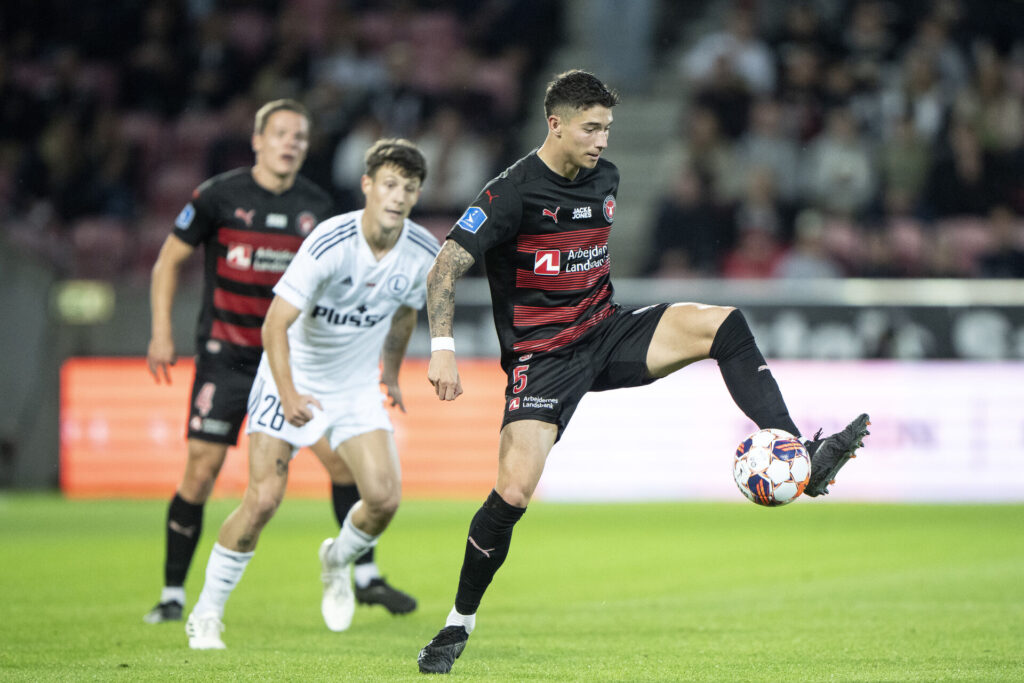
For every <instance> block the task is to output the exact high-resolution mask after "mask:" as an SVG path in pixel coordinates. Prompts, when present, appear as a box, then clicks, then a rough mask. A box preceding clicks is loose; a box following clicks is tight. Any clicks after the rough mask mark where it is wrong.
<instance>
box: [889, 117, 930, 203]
mask: <svg viewBox="0 0 1024 683" xmlns="http://www.w3.org/2000/svg"><path fill="white" fill-rule="evenodd" d="M879 164H880V166H879V170H880V172H881V176H882V184H883V194H884V195H892V194H893V193H899V194H900V195H901V196H902V197H904V198H905V201H906V202H907V204H908V205H909V206H916V205H917V204H918V203H919V202H920V197H921V192H922V190H923V189H924V186H925V183H926V181H927V180H928V171H929V168H930V165H931V146H930V145H929V144H928V143H927V142H926V141H925V140H924V138H922V137H921V136H920V135H919V134H918V132H917V129H916V128H914V126H913V123H912V122H911V121H910V119H909V118H907V117H904V118H902V119H901V120H899V121H897V122H895V124H894V125H893V127H892V136H891V137H890V138H889V139H888V140H886V141H885V143H884V144H883V145H882V149H881V154H880V155H879Z"/></svg>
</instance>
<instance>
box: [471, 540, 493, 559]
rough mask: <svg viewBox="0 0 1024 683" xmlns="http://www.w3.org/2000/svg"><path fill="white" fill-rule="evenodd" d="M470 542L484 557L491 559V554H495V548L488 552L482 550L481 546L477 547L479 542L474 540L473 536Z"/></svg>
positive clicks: (489, 549)
mask: <svg viewBox="0 0 1024 683" xmlns="http://www.w3.org/2000/svg"><path fill="white" fill-rule="evenodd" d="M469 542H470V543H472V544H473V547H474V548H476V549H477V550H479V551H480V552H481V553H483V556H484V557H490V556H491V553H492V552H494V548H488V549H487V550H484V549H483V548H481V547H480V546H479V545H477V542H476V541H474V540H473V537H472V536H470V537H469Z"/></svg>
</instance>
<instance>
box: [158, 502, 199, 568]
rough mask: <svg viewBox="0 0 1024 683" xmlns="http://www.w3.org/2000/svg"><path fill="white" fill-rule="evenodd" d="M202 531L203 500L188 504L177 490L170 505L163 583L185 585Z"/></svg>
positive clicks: (168, 509)
mask: <svg viewBox="0 0 1024 683" xmlns="http://www.w3.org/2000/svg"><path fill="white" fill-rule="evenodd" d="M202 532H203V503H200V504H198V505H196V504H194V503H189V502H188V501H186V500H185V499H184V498H182V497H181V496H180V495H178V494H177V493H175V494H174V498H171V504H170V506H169V507H168V508H167V558H166V560H165V561H164V585H165V586H184V585H185V577H186V576H187V575H188V568H189V567H190V566H191V565H192V555H194V554H195V552H196V546H197V545H199V535H200V534H201V533H202Z"/></svg>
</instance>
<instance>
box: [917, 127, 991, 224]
mask: <svg viewBox="0 0 1024 683" xmlns="http://www.w3.org/2000/svg"><path fill="white" fill-rule="evenodd" d="M1000 181H1001V178H1000V176H999V173H998V172H997V170H996V168H995V167H994V163H993V161H992V159H991V158H990V157H986V155H985V153H984V151H983V150H982V148H981V142H980V141H979V140H978V136H977V134H976V133H975V132H974V130H973V129H972V128H971V127H970V126H969V125H968V124H967V123H963V122H959V121H957V122H954V123H953V125H952V127H951V128H950V130H949V135H948V146H947V147H946V149H945V150H944V153H943V154H942V156H941V157H940V158H939V159H938V160H937V161H936V163H935V165H934V167H933V168H932V172H931V174H930V176H929V178H928V185H927V189H926V192H927V200H928V205H929V208H930V209H931V212H932V214H933V215H934V216H935V217H936V218H944V217H949V216H962V215H974V216H981V215H985V214H986V213H988V210H989V208H990V207H992V206H993V205H995V204H996V203H998V202H1001V201H1002V200H1003V199H1004V197H1003V196H1002V192H1001V191H1000V190H1001V188H1000V184H1001V182H1000Z"/></svg>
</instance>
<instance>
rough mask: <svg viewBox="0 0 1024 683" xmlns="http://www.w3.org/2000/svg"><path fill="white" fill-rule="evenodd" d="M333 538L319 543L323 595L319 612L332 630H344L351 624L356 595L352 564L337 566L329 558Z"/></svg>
mask: <svg viewBox="0 0 1024 683" xmlns="http://www.w3.org/2000/svg"><path fill="white" fill-rule="evenodd" d="M332 547H334V539H333V538H328V539H326V540H325V541H324V542H323V543H321V544H320V568H321V572H322V573H321V574H320V578H321V580H322V581H323V582H324V597H323V600H321V601H320V613H321V614H323V616H324V623H325V624H327V628H329V629H330V630H332V631H344V630H346V629H347V628H348V627H349V626H350V625H351V624H352V615H353V614H355V611H356V596H355V593H354V592H353V591H352V565H351V564H346V565H344V566H339V565H338V564H336V563H334V562H332V561H331V560H330V554H331V548H332Z"/></svg>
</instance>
